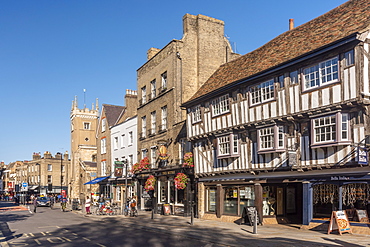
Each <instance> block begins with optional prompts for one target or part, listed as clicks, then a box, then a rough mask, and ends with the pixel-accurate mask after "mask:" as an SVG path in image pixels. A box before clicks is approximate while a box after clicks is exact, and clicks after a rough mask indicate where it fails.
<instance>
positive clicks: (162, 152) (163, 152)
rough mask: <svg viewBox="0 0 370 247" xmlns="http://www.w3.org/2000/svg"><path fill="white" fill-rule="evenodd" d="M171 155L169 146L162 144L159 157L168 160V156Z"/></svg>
mask: <svg viewBox="0 0 370 247" xmlns="http://www.w3.org/2000/svg"><path fill="white" fill-rule="evenodd" d="M169 157H170V155H169V154H167V148H166V147H165V146H164V145H162V146H161V147H160V148H159V154H158V158H159V159H160V160H168V158H169Z"/></svg>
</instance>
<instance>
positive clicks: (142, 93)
mask: <svg viewBox="0 0 370 247" xmlns="http://www.w3.org/2000/svg"><path fill="white" fill-rule="evenodd" d="M146 102H147V98H146V86H143V87H142V88H141V104H143V105H144V104H146Z"/></svg>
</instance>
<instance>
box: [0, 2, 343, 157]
mask: <svg viewBox="0 0 370 247" xmlns="http://www.w3.org/2000/svg"><path fill="white" fill-rule="evenodd" d="M344 2H346V1H345V0H326V1H322V0H311V1H302V0H279V1H276V0H265V1H252V0H231V1H226V0H211V1H208V0H198V1H194V0H188V1H173V0H171V1H169V0H168V1H167V0H165V1H161V0H159V1H146V0H142V1H124V0H121V1H119V0H106V1H101V0H100V1H97V0H89V1H86V0H77V1H76V0H74V1H73V0H53V1H50V0H37V1H36V0H34V1H31V0H17V1H5V0H0V37H1V39H0V85H1V87H0V92H1V97H0V111H1V113H2V114H1V118H0V134H1V137H0V161H4V162H5V163H6V164H8V163H9V162H13V161H17V160H30V159H32V153H33V152H41V153H44V152H45V151H50V152H51V153H52V154H55V153H56V152H65V151H69V150H70V121H69V114H70V110H71V102H72V100H73V98H74V96H75V95H77V96H78V99H79V107H80V108H82V107H83V105H84V92H83V90H84V89H86V93H85V98H86V101H85V103H86V105H87V107H89V108H91V104H92V103H94V102H95V99H96V98H99V103H100V104H102V103H104V104H114V105H123V104H124V100H123V97H124V94H125V90H126V89H134V90H136V70H137V69H138V68H139V67H140V66H141V65H142V64H143V63H145V61H146V52H147V50H148V49H149V48H151V47H155V48H162V47H164V46H165V45H166V44H167V43H168V42H170V41H171V40H172V39H181V38H182V17H183V15H185V14H186V13H189V14H193V15H197V14H203V15H207V16H211V17H214V18H217V19H220V20H223V21H224V22H225V34H226V35H227V37H228V38H229V40H230V42H231V43H232V45H233V46H234V47H236V51H237V52H238V53H240V54H246V53H248V52H250V51H252V50H254V49H256V48H258V47H260V46H261V45H263V44H265V43H266V42H268V41H269V40H271V39H273V38H274V37H276V36H278V35H279V34H281V33H283V32H285V31H287V30H288V23H289V22H288V20H289V19H290V18H293V19H294V21H295V26H299V25H301V24H303V23H305V22H307V21H309V20H312V19H314V18H316V17H318V16H320V15H322V14H324V13H326V12H327V11H329V10H331V9H333V8H335V7H337V6H339V5H341V4H343V3H344Z"/></svg>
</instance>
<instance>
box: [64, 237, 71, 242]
mask: <svg viewBox="0 0 370 247" xmlns="http://www.w3.org/2000/svg"><path fill="white" fill-rule="evenodd" d="M62 238H64V239H65V240H67V241H69V242H72V240H70V239H69V238H66V237H62Z"/></svg>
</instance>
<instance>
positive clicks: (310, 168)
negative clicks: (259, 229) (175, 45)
mask: <svg viewBox="0 0 370 247" xmlns="http://www.w3.org/2000/svg"><path fill="white" fill-rule="evenodd" d="M369 12H370V2H369V1H367V0H352V1H348V2H346V3H345V4H343V5H341V6H339V7H337V8H335V9H333V10H331V11H329V12H328V13H326V14H324V15H322V16H320V17H318V18H316V19H314V20H312V21H310V22H307V23H305V24H303V25H301V26H298V27H296V28H293V29H291V30H289V31H287V32H285V33H283V34H281V35H279V36H278V37H276V38H275V39H273V40H271V41H270V42H268V43H267V44H265V45H263V46H261V47H260V48H258V49H256V50H254V51H252V52H250V53H248V54H246V55H244V56H241V57H240V58H238V59H236V60H233V61H231V62H228V63H225V64H223V65H222V66H220V67H219V69H218V70H217V71H216V72H215V73H214V74H213V75H212V76H211V77H210V78H209V79H208V80H207V82H206V83H205V84H204V85H203V86H202V87H201V88H200V89H199V90H198V92H197V93H196V94H195V95H194V96H193V97H192V98H191V99H190V100H189V101H187V102H185V103H184V104H183V106H184V107H186V108H187V133H188V138H189V140H191V142H192V147H193V153H194V162H195V176H196V178H197V180H198V204H197V207H198V213H199V215H200V216H201V217H204V218H207V217H208V218H222V219H225V220H226V219H228V220H235V219H239V218H240V217H241V216H242V215H243V210H244V207H246V206H256V208H257V211H258V214H259V217H260V220H261V221H263V222H265V223H267V222H296V223H302V224H305V225H308V224H309V223H310V222H311V221H312V219H313V218H318V217H330V215H331V212H332V211H333V210H341V209H343V210H345V209H351V208H358V209H365V210H369V201H370V176H369V175H368V173H369V172H370V168H369V164H368V143H369V135H370V130H369V127H370V126H369V125H370V119H369V110H370V109H369V104H370V80H369V77H370V75H369V68H370V67H369V60H370V53H369V50H370V48H369V43H370V42H369V41H370V39H369V38H370V19H369V15H368V13H369Z"/></svg>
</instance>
